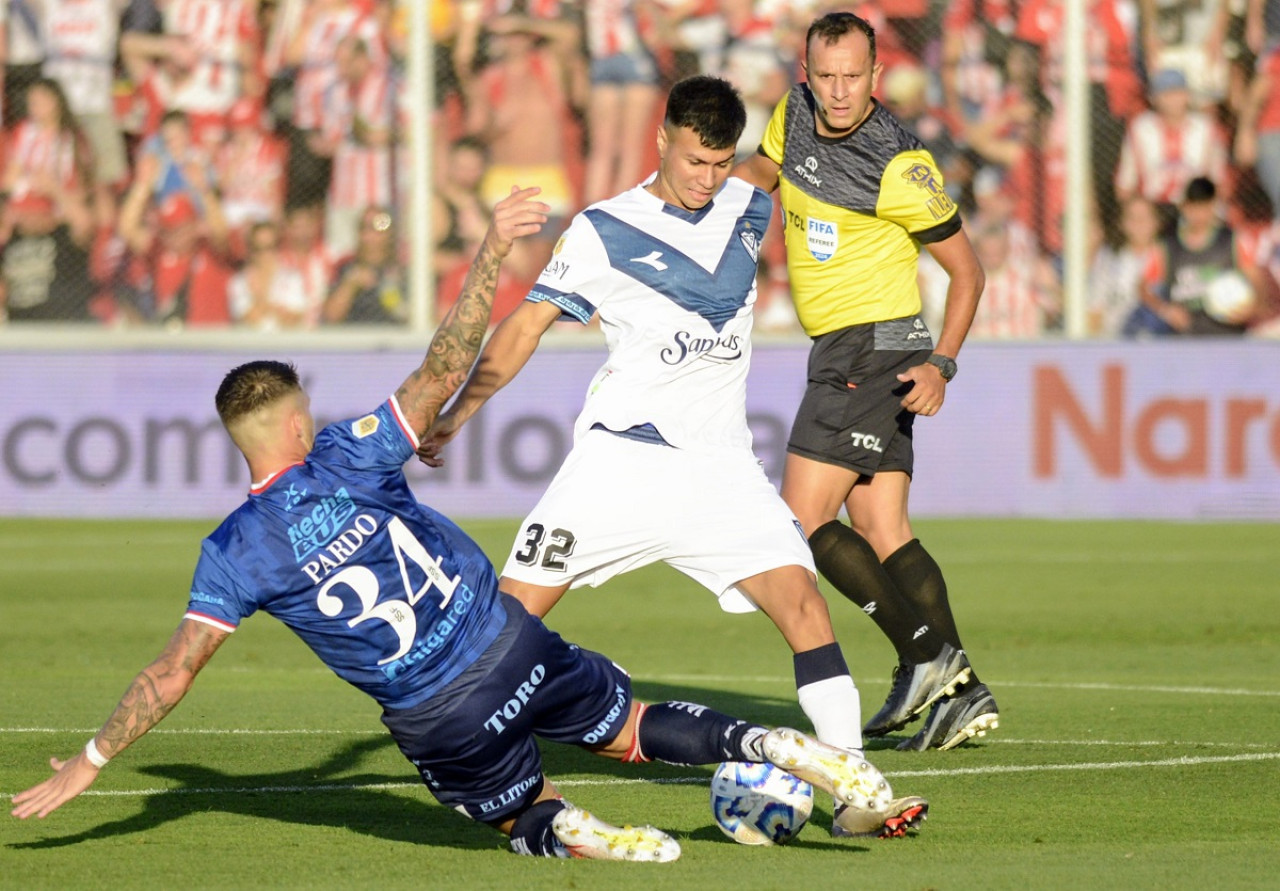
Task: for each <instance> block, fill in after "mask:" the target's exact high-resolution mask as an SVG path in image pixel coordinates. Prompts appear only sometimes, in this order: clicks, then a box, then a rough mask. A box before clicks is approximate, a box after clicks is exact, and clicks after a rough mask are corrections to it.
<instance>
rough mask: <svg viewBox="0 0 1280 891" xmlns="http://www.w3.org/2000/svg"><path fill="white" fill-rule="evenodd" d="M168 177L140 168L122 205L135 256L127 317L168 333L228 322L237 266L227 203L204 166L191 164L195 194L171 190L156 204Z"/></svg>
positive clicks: (124, 303)
mask: <svg viewBox="0 0 1280 891" xmlns="http://www.w3.org/2000/svg"><path fill="white" fill-rule="evenodd" d="M162 175H163V169H162V168H161V167H160V166H159V165H157V164H154V163H152V164H139V168H138V174H137V177H136V178H135V179H134V182H133V185H132V186H131V187H130V189H129V192H128V193H127V194H126V196H125V200H124V204H123V205H122V206H121V208H120V234H121V237H123V238H124V240H125V244H126V245H127V246H128V248H129V252H130V254H131V258H130V262H129V270H128V273H127V282H126V286H125V288H124V289H123V290H124V291H125V293H124V294H123V295H122V300H121V306H120V311H121V314H122V316H123V318H124V320H126V321H147V322H158V323H160V324H162V325H164V326H166V327H169V328H181V327H183V326H191V327H199V326H210V325H226V324H227V323H228V322H229V321H230V314H229V313H228V311H227V281H228V280H229V279H230V277H231V269H230V265H229V263H230V261H229V253H230V246H229V244H228V238H227V226H226V221H225V219H224V218H223V215H222V202H221V201H220V200H219V199H218V196H217V193H216V192H215V191H214V189H213V188H212V185H211V183H210V182H209V181H208V180H207V179H206V178H205V177H204V175H203V173H202V168H199V167H192V168H190V170H189V173H188V185H189V186H190V187H191V190H192V192H188V191H187V190H185V189H182V190H175V191H172V192H170V193H169V194H167V195H166V196H165V197H164V198H163V199H162V200H160V201H159V202H158V203H156V204H155V205H154V206H153V202H152V198H153V196H154V195H155V194H156V192H157V189H158V186H159V185H160V183H159V179H160V177H161V176H162ZM192 193H194V195H195V198H194V199H193V198H192V197H191V195H192ZM197 202H198V203H197Z"/></svg>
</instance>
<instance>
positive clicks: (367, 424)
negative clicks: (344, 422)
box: [351, 415, 378, 439]
mask: <svg viewBox="0 0 1280 891" xmlns="http://www.w3.org/2000/svg"><path fill="white" fill-rule="evenodd" d="M351 432H352V433H353V434H355V436H356V438H357V439H364V438H365V437H366V436H372V435H373V434H375V433H377V432H378V416H377V415H365V416H364V417H363V418H361V419H360V420H358V421H356V422H354V423H353V424H352V425H351Z"/></svg>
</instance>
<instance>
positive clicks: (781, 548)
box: [502, 430, 815, 613]
mask: <svg viewBox="0 0 1280 891" xmlns="http://www.w3.org/2000/svg"><path fill="white" fill-rule="evenodd" d="M658 561H662V562H664V563H666V564H667V565H668V566H671V567H673V568H674V569H678V570H679V571H680V572H683V573H684V574H685V575H687V576H689V577H690V578H692V579H693V580H694V581H696V582H698V584H700V585H702V586H704V587H705V588H707V589H708V590H710V591H711V593H713V594H715V595H716V597H718V598H719V599H720V608H721V609H723V610H725V611H726V612H731V613H742V612H751V611H752V610H754V609H755V608H756V606H755V604H754V603H752V602H751V600H750V598H749V597H747V595H746V594H745V592H743V591H741V590H740V589H739V588H738V587H737V583H738V582H739V581H741V580H742V579H745V578H750V577H751V576H753V575H757V574H758V573H761V572H765V571H767V570H770V569H776V568H778V567H781V566H792V565H796V566H802V567H804V568H805V569H807V570H808V571H809V572H815V570H814V566H813V555H812V554H811V553H810V551H809V543H808V541H807V540H806V539H805V537H804V533H803V532H802V531H801V529H800V524H799V523H798V522H797V521H796V518H795V515H794V514H792V513H791V510H790V509H789V508H788V507H787V505H786V502H784V501H783V500H782V496H780V495H779V494H778V490H777V489H775V488H774V487H773V484H772V483H770V482H769V478H768V477H766V476H765V474H764V469H763V468H762V467H761V465H760V461H759V460H758V459H757V458H756V456H755V455H753V454H752V453H751V452H750V451H748V450H745V449H744V450H733V451H720V452H714V453H709V454H706V453H697V452H689V451H685V450H683V449H676V448H672V447H670V446H666V445H661V444H652V443H646V442H637V441H635V440H632V439H627V438H625V437H621V436H617V435H615V434H612V433H608V432H606V431H603V430H592V431H590V432H588V433H587V434H586V436H584V437H582V439H581V441H579V442H578V443H577V444H576V445H575V446H574V447H573V450H572V451H571V452H570V453H569V456H568V457H567V458H566V459H565V462H564V465H563V466H562V467H561V468H560V471H559V473H557V474H556V477H555V479H554V480H552V481H551V486H550V487H549V488H548V489H547V491H546V493H545V494H544V495H543V496H542V499H541V500H540V501H539V502H538V504H537V505H536V506H535V507H534V509H533V511H532V512H531V513H530V514H529V516H528V517H526V518H525V521H524V523H523V525H522V526H521V527H520V532H519V534H518V535H517V536H516V541H515V544H514V545H512V548H511V554H510V556H509V557H508V558H507V565H506V566H505V567H504V568H503V570H502V574H503V575H504V576H506V577H508V578H512V579H515V580H517V581H521V582H526V583H528V584H533V585H542V586H545V587H552V588H555V587H560V586H561V585H564V584H565V583H566V582H567V583H568V584H569V586H570V587H571V588H580V587H583V586H584V585H591V586H593V587H594V586H598V585H601V584H604V583H605V582H607V581H608V580H609V579H611V578H613V577H614V576H615V575H620V574H622V573H624V572H628V571H630V570H632V569H638V568H640V567H641V566H647V565H648V564H650V563H656V562H658Z"/></svg>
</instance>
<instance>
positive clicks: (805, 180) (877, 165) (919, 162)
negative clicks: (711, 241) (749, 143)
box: [760, 84, 960, 337]
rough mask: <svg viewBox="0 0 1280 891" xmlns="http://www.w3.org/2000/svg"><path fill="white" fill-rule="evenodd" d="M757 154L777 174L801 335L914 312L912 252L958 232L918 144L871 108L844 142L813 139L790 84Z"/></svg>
mask: <svg viewBox="0 0 1280 891" xmlns="http://www.w3.org/2000/svg"><path fill="white" fill-rule="evenodd" d="M873 101H874V100H873ZM760 153H761V154H763V155H765V156H766V157H768V158H769V159H770V160H772V161H773V162H774V163H776V164H778V165H779V166H780V167H781V168H782V169H781V171H780V174H779V190H780V191H779V195H780V197H781V199H782V214H783V220H784V226H783V229H784V230H785V233H786V243H787V268H788V270H789V272H790V279H791V296H792V299H793V300H794V301H795V306H796V314H797V316H798V317H799V319H800V324H801V325H803V326H804V330H805V332H806V333H807V334H808V335H809V336H810V337H816V336H817V335H819V334H826V333H827V332H829V331H836V330H839V329H841V328H848V327H850V326H852V325H861V324H865V323H867V322H879V321H883V320H885V319H897V318H902V317H903V316H910V315H914V314H916V313H918V312H920V289H919V286H918V285H917V282H916V273H917V261H918V260H919V255H920V245H921V244H927V243H930V242H935V241H942V240H943V239H945V238H948V237H949V236H951V235H953V234H955V233H956V232H958V231H959V230H960V214H959V211H958V209H957V207H956V205H955V202H953V201H952V200H951V199H950V198H949V197H948V196H947V193H946V192H945V191H943V187H942V185H943V183H942V174H941V173H940V172H939V171H938V165H937V163H936V162H935V161H934V160H933V156H932V155H930V154H929V152H928V150H927V149H925V147H924V145H923V144H922V143H921V142H920V140H919V139H917V138H916V137H915V136H914V135H912V134H911V133H909V132H908V131H907V130H905V129H904V128H903V127H902V125H901V124H899V123H898V121H897V120H896V119H895V118H894V117H893V115H892V114H890V113H889V111H888V110H886V109H885V108H884V107H883V106H881V105H880V104H879V103H878V102H876V103H875V106H874V108H873V109H872V112H871V114H870V116H869V117H868V118H867V119H866V120H865V121H863V122H862V124H861V125H860V126H859V127H858V128H857V129H856V130H854V131H853V132H852V133H850V134H849V135H847V136H843V137H840V138H838V139H832V138H828V137H824V136H820V135H818V132H817V130H816V129H815V125H814V100H813V94H812V93H810V92H809V87H808V85H806V84H797V85H796V86H795V87H792V89H791V92H790V93H788V94H787V96H786V97H785V98H783V100H782V101H781V102H780V103H778V107H777V108H775V109H774V112H773V117H772V118H771V119H770V121H769V126H768V128H767V129H766V130H765V134H764V139H763V141H762V142H761V144H760Z"/></svg>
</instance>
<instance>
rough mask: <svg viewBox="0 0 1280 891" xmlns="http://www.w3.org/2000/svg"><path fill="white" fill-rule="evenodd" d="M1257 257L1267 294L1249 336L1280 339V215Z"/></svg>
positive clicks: (1263, 241) (1260, 241) (1263, 239)
mask: <svg viewBox="0 0 1280 891" xmlns="http://www.w3.org/2000/svg"><path fill="white" fill-rule="evenodd" d="M1257 257H1258V267H1259V269H1260V270H1261V272H1262V273H1263V275H1262V278H1263V280H1264V281H1263V285H1264V287H1265V288H1266V293H1265V295H1264V296H1263V298H1262V300H1261V301H1260V303H1261V306H1260V309H1259V311H1258V312H1257V313H1256V314H1255V316H1254V318H1253V320H1252V321H1251V322H1250V326H1249V334H1250V335H1253V336H1257V337H1275V338H1280V215H1273V218H1272V220H1271V225H1270V226H1268V228H1267V229H1266V231H1265V232H1264V233H1263V235H1262V238H1261V239H1260V240H1259V244H1258V255H1257Z"/></svg>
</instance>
